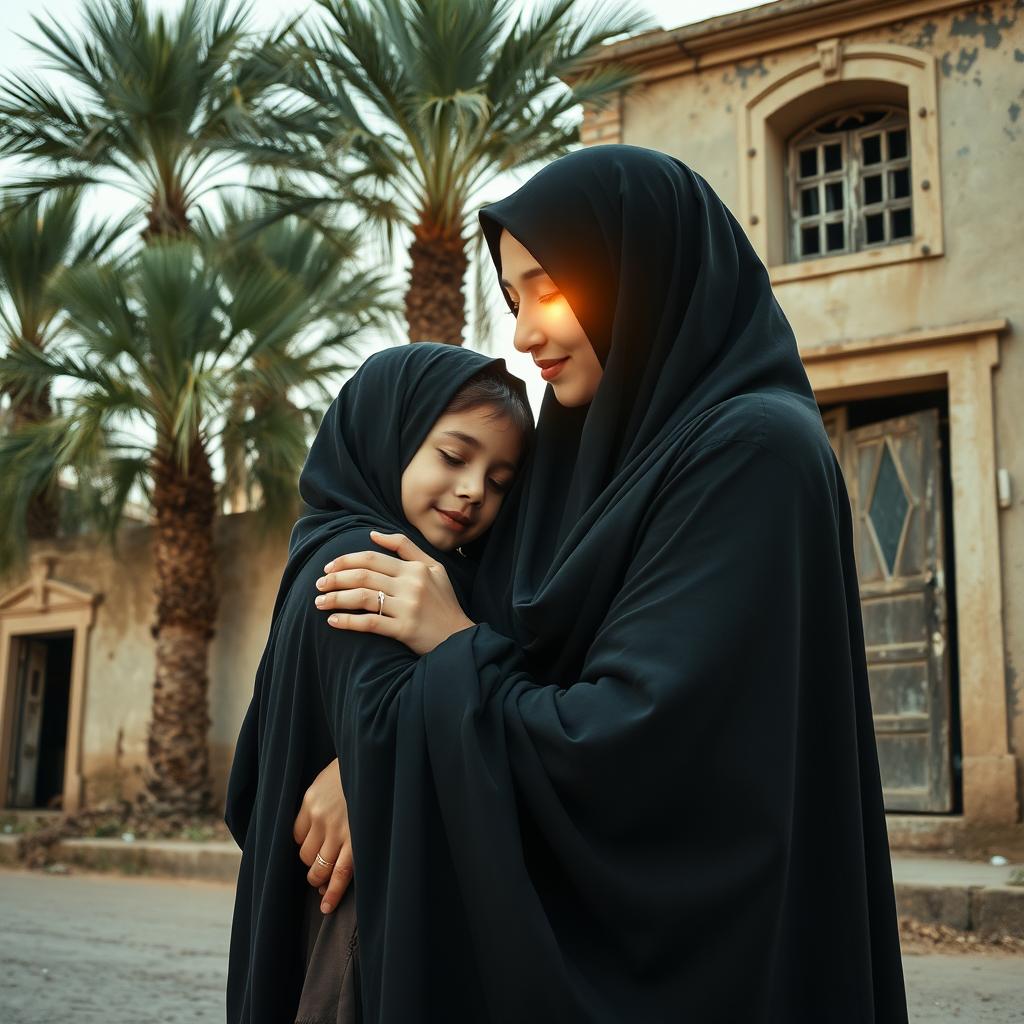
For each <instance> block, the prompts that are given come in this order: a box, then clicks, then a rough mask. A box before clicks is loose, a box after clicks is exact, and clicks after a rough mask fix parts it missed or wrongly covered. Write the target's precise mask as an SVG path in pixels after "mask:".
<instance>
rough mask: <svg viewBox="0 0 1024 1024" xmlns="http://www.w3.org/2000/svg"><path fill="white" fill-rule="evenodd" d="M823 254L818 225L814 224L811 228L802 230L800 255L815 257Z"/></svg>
mask: <svg viewBox="0 0 1024 1024" xmlns="http://www.w3.org/2000/svg"><path fill="white" fill-rule="evenodd" d="M818 252H821V243H820V241H819V239H818V225H817V224H812V225H811V226H810V227H809V228H801V229H800V255H801V256H813V255H814V254H815V253H818Z"/></svg>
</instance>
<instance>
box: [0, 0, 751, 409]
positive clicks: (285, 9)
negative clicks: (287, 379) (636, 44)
mask: <svg viewBox="0 0 1024 1024" xmlns="http://www.w3.org/2000/svg"><path fill="white" fill-rule="evenodd" d="M153 2H154V5H155V6H159V7H163V8H164V9H167V10H174V9H176V8H177V7H178V6H179V0H153ZM765 2H768V0H641V2H640V6H641V7H642V8H644V9H646V10H647V11H649V12H650V14H651V15H652V16H653V17H654V18H655V19H656V21H657V22H658V23H659V24H660V25H661V26H662V27H663V28H676V27H678V26H679V25H685V24H691V23H693V22H697V21H703V20H704V19H705V18H713V17H715V16H717V15H719V14H728V13H730V12H732V11H738V10H742V9H744V8H748V7H757V6H760V5H761V4H762V3H765ZM251 3H252V9H253V16H254V21H255V24H256V25H257V26H258V27H269V26H271V25H274V24H277V23H279V22H280V21H281V20H283V19H284V18H285V17H293V16H294V15H295V14H296V13H298V12H300V11H302V10H304V9H307V8H308V7H310V6H311V4H310V3H309V2H307V0H301V2H291V3H288V2H285V3H281V2H275V0H251ZM81 6H82V5H81V0H33V2H27V0H7V2H6V3H4V5H3V26H2V27H0V69H2V70H3V71H4V72H6V73H7V74H12V75H17V74H18V72H19V71H20V70H22V69H28V68H30V67H31V68H38V65H37V58H36V56H35V54H34V52H33V51H32V49H31V48H30V46H29V45H28V44H27V43H25V42H24V41H23V40H22V39H20V38H19V36H29V37H36V36H37V30H36V28H35V25H34V23H33V21H32V17H33V15H37V16H38V15H48V16H51V17H53V18H54V19H56V20H57V21H58V22H59V23H60V24H62V25H63V26H65V27H67V26H71V25H74V23H75V22H76V21H78V20H79V17H80V11H81ZM523 6H524V7H526V8H529V7H532V6H533V4H532V3H531V2H530V0H526V2H524V4H523ZM526 177H527V175H525V174H522V175H518V176H515V175H509V176H508V180H507V183H506V182H505V181H501V182H497V183H495V186H494V188H493V189H492V190H488V191H489V192H490V191H493V192H494V194H493V196H489V197H488V198H493V199H497V198H500V197H501V196H502V195H505V194H507V193H508V192H511V191H513V190H514V189H515V187H516V186H517V185H518V184H519V183H520V181H522V180H525V178H526ZM119 203H120V201H119V199H118V197H117V196H112V197H107V196H101V195H97V196H96V198H95V200H94V202H93V204H92V209H93V211H94V213H95V214H96V215H104V214H105V213H107V212H109V214H110V215H114V214H116V213H117V212H119V211H123V209H124V207H123V205H119ZM470 288H471V282H470V280H469V278H468V276H467V282H466V290H467V294H468V293H469V291H470ZM494 299H495V308H496V309H501V310H504V308H505V305H504V302H503V301H502V299H501V296H500V294H499V292H498V290H497V287H495V294H494ZM508 322H509V323H511V320H510V319H509V321H508ZM504 323H505V321H504V318H503V319H501V320H499V321H498V322H497V330H498V331H501V330H502V328H504ZM468 333H469V331H468V329H467V335H468ZM373 347H377V346H376V345H374V346H373ZM494 350H495V354H498V355H502V356H504V357H505V358H506V360H507V362H508V364H509V369H511V370H512V371H513V372H514V373H518V374H520V375H521V376H522V377H524V378H525V379H526V381H527V382H528V385H529V387H530V394H531V399H532V400H533V401H534V402H535V403H537V404H539V399H540V396H541V395H542V394H543V390H544V384H543V381H541V380H540V378H539V376H538V374H537V371H536V369H535V367H534V366H533V363H532V361H531V360H530V359H529V358H528V357H526V356H522V355H520V354H519V353H518V352H516V351H515V349H514V348H513V347H512V344H511V331H510V330H506V335H505V336H499V337H497V338H496V339H495V345H494Z"/></svg>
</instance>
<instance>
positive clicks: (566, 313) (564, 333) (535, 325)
mask: <svg viewBox="0 0 1024 1024" xmlns="http://www.w3.org/2000/svg"><path fill="white" fill-rule="evenodd" d="M498 248H499V250H500V252H501V273H502V277H501V283H502V285H503V286H504V288H505V290H506V291H507V292H508V295H509V298H510V299H511V300H512V303H513V312H514V313H515V316H516V332H515V336H514V338H513V344H514V345H515V347H516V348H517V349H518V350H519V351H520V352H529V353H530V355H531V356H532V357H533V361H534V362H535V363H536V364H537V368H538V369H539V370H540V375H541V376H542V377H543V378H544V380H546V381H548V383H550V384H551V387H552V390H553V391H554V392H555V398H556V399H557V400H558V403H559V404H560V405H564V406H566V407H568V408H573V407H575V406H577V405H586V404H587V403H588V402H590V401H591V400H592V399H593V397H594V395H595V394H597V386H598V385H599V384H600V383H601V375H602V374H603V373H604V370H603V368H602V366H601V362H600V360H599V359H598V358H597V353H596V352H594V349H593V346H592V345H591V344H590V341H589V340H588V339H587V336H586V334H585V333H584V332H583V328H582V327H580V323H579V321H578V320H577V319H576V315H575V313H573V311H572V309H570V307H569V303H568V302H567V301H566V300H565V296H563V295H562V293H561V292H560V291H559V290H558V287H557V286H556V285H555V282H554V281H552V280H551V278H550V277H548V275H547V273H546V272H545V271H544V268H543V267H542V266H541V265H540V264H539V263H538V262H537V261H536V260H535V259H534V258H533V256H531V255H530V251H529V250H528V249H527V248H526V247H525V246H524V245H523V244H522V243H521V242H520V241H519V240H518V239H516V238H513V236H512V235H510V234H509V233H508V232H507V231H502V233H501V237H500V239H499V240H498Z"/></svg>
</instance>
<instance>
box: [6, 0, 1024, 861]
mask: <svg viewBox="0 0 1024 1024" xmlns="http://www.w3.org/2000/svg"><path fill="white" fill-rule="evenodd" d="M615 51H616V53H615V56H617V57H619V58H624V59H627V60H629V61H631V62H633V63H634V64H635V65H636V66H637V68H638V70H639V73H640V78H641V82H640V85H639V86H638V87H637V88H635V89H634V90H632V91H631V92H630V93H628V94H627V95H626V96H625V97H624V98H623V99H622V101H621V102H620V103H619V104H617V105H616V106H614V107H612V108H609V109H607V110H605V111H603V112H601V113H598V114H588V116H587V118H586V121H585V124H584V141H585V142H586V143H589V144H596V143H630V144H636V145H642V146H650V147H653V148H656V149H660V150H663V151H666V152H668V153H671V154H673V155H675V156H678V157H680V158H681V159H683V160H685V161H686V162H687V163H689V164H690V165H691V166H693V167H694V168H695V169H696V170H698V171H699V172H700V173H701V174H702V175H703V176H704V177H705V178H707V179H708V180H709V181H710V183H711V184H712V185H713V187H714V188H715V189H716V190H717V191H718V192H719V194H720V195H721V196H722V198H723V199H724V200H725V201H726V203H727V204H728V205H729V206H730V208H731V209H732V210H733V211H734V213H735V214H736V216H737V218H738V219H739V220H740V222H741V223H742V225H743V227H744V228H745V230H746V231H747V232H748V234H749V235H750V238H751V239H752V241H753V243H754V245H755V247H756V248H757V250H758V252H759V253H760V255H761V256H762V258H763V259H764V261H765V264H766V266H767V267H768V270H769V274H770V276H771V279H772V282H773V285H774V288H775V291H776V294H777V295H778V298H779V301H780V303H781V304H782V307H783V309H784V310H785V312H786V314H787V316H788V317H789V319H790V321H791V323H792V324H793V327H794V329H795V332H796V336H797V339H798V341H799V343H800V346H801V351H802V353H803V356H804V360H805V364H806V366H807V370H808V373H809V375H810V379H811V382H812V384H813V386H814V388H815V391H816V394H817V396H818V399H819V402H820V404H821V407H822V411H823V416H824V418H825V420H826V423H827V425H828V427H829V430H830V433H831V436H832V439H833V443H834V445H835V447H836V450H837V453H838V454H839V457H840V459H841V461H842V463H843V465H844V469H845V474H846V477H847V481H848V484H849V488H850V492H851V498H852V501H853V504H854V510H855V513H856V522H857V552H858V561H859V568H860V573H861V587H862V601H863V610H864V618H865V624H866V633H867V644H868V653H869V659H870V662H871V675H872V691H873V702H874V709H875V714H876V730H877V734H878V740H879V751H880V757H881V763H882V769H883V775H884V780H883V781H884V784H885V789H886V802H887V807H888V808H889V810H890V812H891V813H892V815H893V818H892V820H891V825H890V828H891V831H893V832H894V834H896V835H899V834H910V833H914V832H915V831H918V832H921V831H923V832H925V833H927V834H932V835H934V836H936V837H938V840H939V841H941V842H945V841H946V840H947V839H948V837H949V835H950V831H951V830H952V831H955V830H956V829H961V828H963V827H964V826H965V825H971V824H977V825H987V824H996V825H1002V824H1010V823H1013V822H1017V821H1019V820H1020V816H1021V802H1020V801H1021V793H1022V792H1024V699H1022V698H1024V693H1022V688H1024V680H1022V679H1020V678H1018V673H1019V672H1020V671H1021V669H1022V666H1024V426H1022V423H1021V410H1022V409H1024V351H1022V340H1021V338H1020V327H1019V325H1020V324H1022V323H1024V281H1022V277H1024V274H1022V268H1024V233H1022V232H1021V230H1020V224H1021V219H1022V209H1021V199H1020V182H1021V181H1022V180H1024V116H1022V113H1024V110H1022V108H1024V0H1016V2H1003V3H994V4H988V5H980V6H979V5H969V4H964V3H956V2H948V0H893V2H885V3H882V2H878V0H781V2H778V3H773V4H768V5H766V6H764V7H761V8H755V9H753V10H750V11H745V12H740V13H738V14H735V15H728V16H726V17H722V18H716V19H713V20H712V21H709V22H704V23H701V24H699V25H691V26H687V27H684V28H682V29H677V30H674V31H665V32H653V33H649V34H646V35H644V36H641V37H638V38H636V39H632V40H628V41H625V42H623V43H621V44H618V46H617V47H616V48H615ZM217 538H218V539H217V544H218V553H219V554H218V574H219V589H220V592H221V604H220V613H219V616H218V621H217V623H216V624H215V637H214V640H213V642H212V648H211V660H210V716H211V726H210V747H211V766H212V772H213V777H214V778H213V781H214V790H215V792H216V793H217V794H223V792H224V787H225V784H226V778H227V769H228V766H229V763H230V757H231V752H232V745H233V742H234V739H235V736H236V734H237V729H238V724H239V722H240V721H241V718H242V714H243V713H244V709H245V707H246V704H247V702H248V699H249V695H250V693H251V687H252V680H253V676H254V673H255V669H256V665H257V663H258V660H259V656H260V653H261V651H262V648H263V643H264V640H265V637H266V630H267V625H268V622H269V617H270V610H271V608H272V605H273V599H274V593H275V590H276V587H277V581H278V579H279V575H280V571H281V567H282V565H283V562H284V554H285V546H286V536H285V534H284V533H283V532H280V531H278V532H266V531H265V530H264V529H263V528H262V527H261V526H260V523H259V517H258V516H254V515H236V516H228V517H225V518H224V519H223V520H222V521H221V522H220V524H219V526H218V534H217ZM150 539H151V538H150V531H149V530H148V529H147V528H144V527H136V528H132V529H130V530H127V531H126V532H125V534H124V536H123V537H122V538H121V541H120V547H119V549H118V551H117V552H116V553H112V552H110V551H109V550H108V549H106V548H103V547H99V546H98V545H97V544H96V543H95V542H94V541H92V540H89V539H86V538H74V539H69V540H66V541H60V542H55V543H50V544H36V545H35V546H34V549H33V557H32V562H31V569H30V570H29V571H28V572H25V571H20V572H18V573H16V574H14V575H13V576H12V577H10V578H8V579H7V580H0V765H2V766H3V771H4V774H3V775H2V776H0V789H2V792H0V800H2V802H3V804H4V805H6V806H41V805H46V804H48V803H57V802H60V801H63V805H64V806H65V807H69V808H71V807H75V806H79V805H80V804H81V803H83V802H85V803H92V802H95V801H97V800H100V799H102V798H103V797H105V796H109V795H114V794H121V795H125V796H128V795H130V794H131V793H132V792H133V790H134V789H135V788H136V787H137V785H138V780H139V777H140V769H141V766H142V764H143V761H144V757H145V741H146V727H147V722H148V718H149V711H150V697H151V686H152V681H153V647H152V642H151V637H150V633H149V627H150V624H151V622H152V620H153V611H154V609H153V593H152V591H153V571H152V557H151V551H150ZM822 727H823V728H827V723H824V724H823V726H822Z"/></svg>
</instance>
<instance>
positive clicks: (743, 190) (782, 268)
mask: <svg viewBox="0 0 1024 1024" xmlns="http://www.w3.org/2000/svg"><path fill="white" fill-rule="evenodd" d="M804 52H805V53H806V57H803V58H801V59H800V60H798V61H797V62H795V63H794V65H793V66H792V67H790V68H789V69H788V70H785V71H781V72H780V73H779V75H778V77H777V78H774V79H773V80H772V81H771V82H770V83H769V84H768V85H766V86H765V88H764V89H762V90H760V91H759V92H757V93H754V94H752V95H751V97H750V99H749V100H748V101H747V102H746V104H745V105H744V106H743V107H742V108H741V109H740V110H739V111H738V118H739V124H738V130H737V164H738V167H739V182H740V188H739V210H738V213H739V217H740V223H742V224H743V225H744V226H745V227H746V228H747V231H748V234H749V236H750V240H751V242H752V243H753V245H754V248H755V249H756V250H757V252H758V255H759V256H760V257H761V259H762V260H764V262H765V265H766V266H767V267H768V271H769V274H770V275H771V279H772V283H773V284H782V283H785V282H788V281H801V280H806V279H808V278H812V277H820V276H823V275H827V274H837V273H844V272H846V271H850V270H865V269H868V268H870V267H877V266H886V265H891V264H893V263H903V262H906V261H908V260H916V259H924V258H929V257H935V256H940V255H941V254H942V252H943V234H942V195H941V188H940V182H941V175H940V173H939V122H938V117H937V116H936V115H937V103H938V99H937V88H936V65H935V58H934V57H932V56H931V55H930V54H927V53H923V52H922V51H920V50H916V49H914V48H912V47H909V46H896V45H889V44H883V43H871V44H866V43H847V44H842V43H841V42H840V41H839V40H838V39H831V40H827V41H825V42H822V43H819V44H818V46H817V47H816V49H814V50H813V51H812V50H810V49H809V48H808V49H807V50H806V51H804ZM865 102H885V103H896V104H898V105H899V106H901V107H905V108H906V110H907V113H908V116H909V119H910V155H911V166H912V168H913V181H914V197H913V201H914V237H913V239H912V240H911V241H909V242H905V243H901V244H898V245H889V246H886V247H884V248H879V249H868V250H865V251H863V252H853V253H847V254H845V255H841V256H827V257H822V258H820V259H811V260H802V261H800V262H794V263H786V262H785V241H786V238H787V236H788V230H789V229H788V223H787V215H786V193H787V190H786V185H785V178H784V173H785V172H784V168H785V163H786V162H785V149H786V143H787V141H788V139H789V138H790V137H791V136H792V135H793V134H794V132H795V131H797V130H798V129H799V128H801V127H802V126H803V125H806V124H808V123H810V122H811V121H813V120H814V119H815V118H816V117H819V116H822V115H824V114H826V113H828V112H830V111H832V110H836V109H840V108H842V107H844V106H853V105H856V104H860V103H865Z"/></svg>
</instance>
